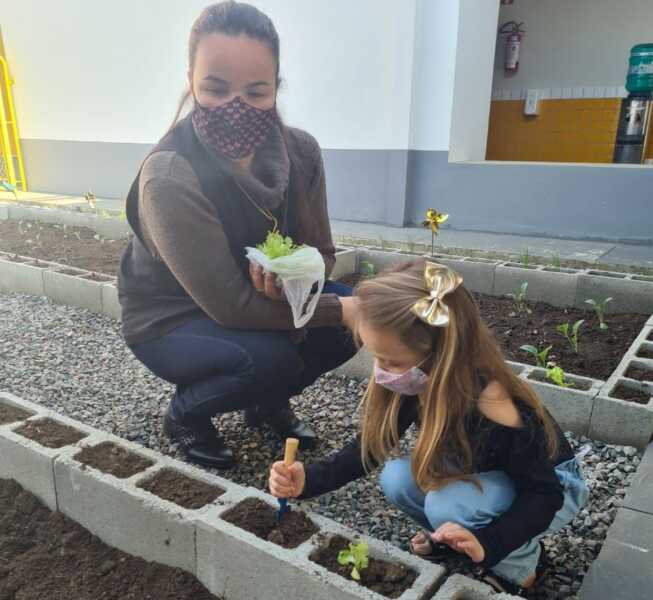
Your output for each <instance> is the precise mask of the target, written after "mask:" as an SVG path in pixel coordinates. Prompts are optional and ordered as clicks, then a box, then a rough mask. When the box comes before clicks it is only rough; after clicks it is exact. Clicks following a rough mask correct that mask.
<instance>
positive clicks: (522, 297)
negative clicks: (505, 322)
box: [508, 281, 531, 314]
mask: <svg viewBox="0 0 653 600" xmlns="http://www.w3.org/2000/svg"><path fill="white" fill-rule="evenodd" d="M527 291H528V281H524V282H523V283H522V284H521V285H520V286H519V290H517V293H516V294H508V298H512V300H513V301H514V302H515V306H516V307H517V311H518V312H525V313H529V314H530V313H531V309H530V308H528V306H526V292H527Z"/></svg>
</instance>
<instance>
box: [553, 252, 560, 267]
mask: <svg viewBox="0 0 653 600" xmlns="http://www.w3.org/2000/svg"><path fill="white" fill-rule="evenodd" d="M551 268H552V269H553V270H554V271H560V254H558V253H556V254H554V255H553V258H552V259H551Z"/></svg>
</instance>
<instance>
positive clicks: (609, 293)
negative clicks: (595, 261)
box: [576, 270, 653, 313]
mask: <svg viewBox="0 0 653 600" xmlns="http://www.w3.org/2000/svg"><path fill="white" fill-rule="evenodd" d="M607 297H612V302H610V303H609V304H608V305H607V307H606V311H607V312H640V313H651V312H653V278H651V277H644V276H637V275H634V276H633V275H628V274H626V273H615V272H610V271H591V270H588V271H584V272H582V273H579V275H578V290H577V293H576V306H577V307H579V308H587V305H586V304H585V300H587V299H589V298H592V299H594V300H603V299H604V298H607Z"/></svg>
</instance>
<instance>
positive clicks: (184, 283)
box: [118, 1, 355, 468]
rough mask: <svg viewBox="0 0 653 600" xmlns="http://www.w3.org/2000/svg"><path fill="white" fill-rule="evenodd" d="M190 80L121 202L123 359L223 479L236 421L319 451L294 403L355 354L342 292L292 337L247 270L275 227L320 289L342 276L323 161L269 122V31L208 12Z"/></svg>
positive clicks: (274, 66) (178, 435) (313, 147)
mask: <svg viewBox="0 0 653 600" xmlns="http://www.w3.org/2000/svg"><path fill="white" fill-rule="evenodd" d="M188 82H189V86H190V90H189V92H188V94H187V95H186V97H185V98H184V100H183V101H182V105H181V106H180V108H179V110H178V112H177V117H176V119H175V121H176V123H175V124H174V125H173V127H172V128H171V130H170V131H169V132H168V133H167V134H166V135H165V136H164V137H163V139H162V140H161V141H160V142H159V143H158V144H157V146H156V147H155V148H154V150H153V151H152V152H151V153H150V155H149V156H148V157H147V158H146V160H145V162H144V163H143V165H142V167H141V170H140V172H139V174H138V176H137V178H136V180H135V181H134V183H133V185H132V187H131V190H130V192H129V195H128V198H127V217H128V220H129V223H130V225H131V227H132V229H133V231H134V237H133V239H132V241H131V243H130V244H129V246H128V248H127V249H126V251H125V254H124V256H123V257H122V261H121V267H120V274H119V284H118V285H119V295H120V302H121V305H122V313H123V314H122V317H123V333H124V337H125V340H126V342H127V344H128V345H129V347H130V348H131V350H132V352H133V353H134V355H135V356H136V357H137V358H138V359H139V360H140V361H141V362H142V363H143V364H144V365H145V366H147V367H148V368H149V369H150V370H151V371H152V372H153V373H155V374H156V375H157V376H159V377H161V378H163V379H165V380H167V381H169V382H172V383H174V384H175V385H176V391H175V394H174V397H173V398H172V401H171V402H170V406H169V408H168V410H167V412H166V415H165V417H164V431H165V432H166V434H167V435H168V436H169V437H170V438H172V439H174V440H176V441H177V442H178V444H179V445H180V448H181V450H182V451H183V452H184V453H185V454H186V455H187V456H188V458H189V459H191V460H193V461H195V462H198V463H201V464H204V465H208V466H213V467H217V468H228V467H230V466H232V465H233V464H234V456H233V453H232V451H231V450H230V449H229V448H227V447H226V446H225V444H224V441H223V440H222V438H221V437H220V436H219V434H218V433H217V431H216V430H215V428H214V426H213V424H212V421H211V418H212V417H214V416H215V415H216V414H219V413H224V412H228V411H235V410H245V412H246V422H247V423H248V425H250V426H256V425H261V424H262V423H267V424H268V425H269V426H270V427H271V428H272V430H273V431H274V432H275V433H276V434H277V435H278V436H279V437H281V438H285V437H287V436H293V437H297V438H299V439H300V442H301V445H302V447H304V448H307V447H311V446H313V445H314V444H315V442H316V436H315V433H314V432H313V431H312V430H311V428H310V427H309V426H308V425H306V424H303V423H302V422H301V421H300V420H299V419H298V418H297V417H296V416H295V415H294V413H293V411H292V410H291V408H290V405H289V398H290V397H291V396H293V395H296V394H298V393H300V392H301V391H302V390H303V389H304V388H305V387H306V386H307V385H310V384H311V383H313V382H314V381H315V379H316V378H317V377H319V376H320V375H321V374H322V373H324V372H326V371H329V370H331V369H333V368H335V367H337V366H338V365H340V364H342V363H343V362H345V361H346V360H348V359H349V358H350V357H351V356H352V355H353V354H354V352H355V349H354V347H353V343H352V341H351V337H350V335H349V334H348V333H347V330H346V329H345V327H343V325H344V324H346V323H348V322H349V321H350V320H351V318H350V317H349V314H350V313H351V310H352V305H351V298H347V297H345V296H348V295H350V290H349V289H348V288H346V287H345V286H342V285H339V284H335V283H331V282H327V284H326V286H325V291H324V293H323V294H322V296H321V297H320V300H319V303H318V305H317V310H316V311H315V314H314V316H313V318H312V320H311V321H310V322H309V324H308V326H307V331H305V332H298V331H296V330H294V328H293V320H292V314H291V310H290V307H289V305H288V303H287V302H286V300H285V298H284V296H283V290H282V289H280V288H279V287H277V285H276V283H275V277H274V276H273V275H271V274H269V273H263V272H262V271H261V270H260V268H256V267H254V266H252V265H250V264H249V263H248V262H247V260H246V258H245V247H246V246H256V245H257V244H259V243H261V242H263V241H264V240H265V238H266V235H267V233H268V232H269V231H271V230H274V229H277V228H278V229H279V230H280V231H281V232H282V233H283V234H284V235H290V236H291V237H292V238H293V239H294V240H295V242H296V243H299V244H307V245H310V246H314V247H316V248H317V249H318V250H319V251H320V253H321V254H322V256H323V257H324V262H325V265H326V275H327V277H328V275H329V273H330V272H331V269H332V268H333V265H334V262H335V258H334V255H335V248H334V246H333V242H332V239H331V232H330V228H329V220H328V215H327V207H326V192H325V180H324V169H323V165H322V159H321V154H320V148H319V146H318V144H317V142H316V141H315V140H314V139H313V138H312V137H311V136H310V135H309V134H307V133H305V132H303V131H300V130H298V129H294V128H290V127H286V126H285V125H284V124H283V123H282V122H281V121H280V119H279V117H278V114H277V112H276V99H277V91H278V87H279V38H278V35H277V32H276V30H275V28H274V25H273V24H272V22H271V21H270V19H269V18H268V17H266V16H265V15H264V14H262V13H261V12H260V11H258V10H257V9H256V8H254V7H252V6H250V5H247V4H244V3H240V2H231V1H229V2H221V3H218V4H214V5H211V6H209V7H208V8H206V9H205V10H204V11H203V12H202V14H201V15H200V16H199V18H198V19H197V21H196V22H195V24H194V25H193V28H192V31H191V34H190V42H189V70H188ZM190 96H192V100H193V108H192V110H191V112H190V114H189V115H188V116H187V117H185V118H183V119H181V120H180V121H177V119H178V117H179V113H180V112H181V108H182V106H183V104H184V102H185V101H186V100H187V99H188V98H189V97H190ZM340 296H342V297H340Z"/></svg>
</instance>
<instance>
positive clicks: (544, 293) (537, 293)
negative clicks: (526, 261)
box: [492, 262, 587, 308]
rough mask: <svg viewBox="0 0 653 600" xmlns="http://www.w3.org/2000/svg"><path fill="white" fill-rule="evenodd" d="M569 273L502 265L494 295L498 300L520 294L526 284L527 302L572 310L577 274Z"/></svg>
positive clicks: (496, 276)
mask: <svg viewBox="0 0 653 600" xmlns="http://www.w3.org/2000/svg"><path fill="white" fill-rule="evenodd" d="M569 271H570V269H565V270H564V271H562V270H561V271H552V270H550V269H545V268H544V267H532V268H529V269H526V268H524V267H523V266H522V265H520V264H518V263H510V262H507V263H502V264H500V265H497V267H496V271H495V275H494V290H493V292H492V293H494V295H495V296H504V295H506V294H517V293H519V290H520V287H521V285H522V283H524V282H527V283H528V288H527V293H526V297H527V299H537V301H539V302H547V303H548V304H551V305H553V306H561V307H564V306H573V305H574V301H575V300H576V288H577V285H578V274H577V272H573V271H572V272H569ZM584 308H587V306H585V307H584Z"/></svg>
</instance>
